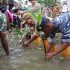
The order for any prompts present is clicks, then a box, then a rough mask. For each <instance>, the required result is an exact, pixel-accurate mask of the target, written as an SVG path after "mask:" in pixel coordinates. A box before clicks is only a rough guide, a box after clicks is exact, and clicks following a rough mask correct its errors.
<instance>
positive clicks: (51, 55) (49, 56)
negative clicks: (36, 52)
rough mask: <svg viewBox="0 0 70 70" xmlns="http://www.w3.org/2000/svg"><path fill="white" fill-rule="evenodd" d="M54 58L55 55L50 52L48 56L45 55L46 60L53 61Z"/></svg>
mask: <svg viewBox="0 0 70 70" xmlns="http://www.w3.org/2000/svg"><path fill="white" fill-rule="evenodd" d="M53 57H54V53H53V52H50V53H48V54H46V55H45V58H46V59H51V58H53Z"/></svg>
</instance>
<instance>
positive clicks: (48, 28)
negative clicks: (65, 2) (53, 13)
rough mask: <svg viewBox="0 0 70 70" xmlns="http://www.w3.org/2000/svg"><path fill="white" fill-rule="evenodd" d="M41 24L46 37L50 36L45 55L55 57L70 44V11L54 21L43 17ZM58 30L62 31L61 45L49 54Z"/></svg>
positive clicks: (34, 37)
mask: <svg viewBox="0 0 70 70" xmlns="http://www.w3.org/2000/svg"><path fill="white" fill-rule="evenodd" d="M40 26H41V30H42V31H43V32H44V33H45V34H46V37H47V38H48V37H49V46H48V48H47V52H46V55H45V56H46V58H47V59H49V58H53V57H54V56H56V55H58V54H59V53H61V52H62V51H63V50H64V49H66V48H67V47H68V46H70V13H64V14H62V15H60V16H58V17H56V18H54V19H52V21H50V20H49V19H48V18H46V17H43V18H42V21H41V25H40ZM57 32H60V33H61V34H62V36H61V45H60V47H59V48H58V49H57V50H56V51H55V52H54V53H51V54H49V53H50V50H51V48H52V45H53V44H54V43H55V40H54V39H55V38H54V37H55V34H56V33H57ZM36 38H37V36H36V35H34V36H33V37H32V38H31V39H30V40H28V41H27V42H25V43H24V44H25V45H28V44H30V43H31V42H32V41H34V40H35V39H36Z"/></svg>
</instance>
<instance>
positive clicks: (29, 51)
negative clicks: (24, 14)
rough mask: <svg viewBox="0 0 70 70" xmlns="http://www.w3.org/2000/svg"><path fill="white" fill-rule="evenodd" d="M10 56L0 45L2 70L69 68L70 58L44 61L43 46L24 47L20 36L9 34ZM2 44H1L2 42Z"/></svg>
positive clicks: (60, 69)
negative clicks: (19, 38)
mask: <svg viewBox="0 0 70 70" xmlns="http://www.w3.org/2000/svg"><path fill="white" fill-rule="evenodd" d="M8 41H9V46H10V47H9V49H10V56H5V52H4V50H3V48H1V47H0V70H69V69H70V60H69V59H68V60H65V59H52V60H48V61H46V62H45V61H44V59H43V54H44V52H43V48H42V47H41V46H39V47H33V46H30V47H29V48H25V49H23V48H22V47H21V46H20V45H19V44H18V38H17V37H15V38H12V36H11V34H8ZM0 46H1V44H0Z"/></svg>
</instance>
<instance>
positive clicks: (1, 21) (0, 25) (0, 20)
mask: <svg viewBox="0 0 70 70" xmlns="http://www.w3.org/2000/svg"><path fill="white" fill-rule="evenodd" d="M5 10H6V9H5V8H2V7H0V39H1V43H2V47H3V48H4V50H5V52H6V55H9V48H8V42H7V40H6V32H5V31H6V27H7V19H6V16H5Z"/></svg>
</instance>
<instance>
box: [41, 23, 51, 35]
mask: <svg viewBox="0 0 70 70" xmlns="http://www.w3.org/2000/svg"><path fill="white" fill-rule="evenodd" d="M51 30H52V25H50V24H49V25H45V26H44V27H43V28H42V31H43V32H44V33H45V34H46V36H49V33H50V32H51Z"/></svg>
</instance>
